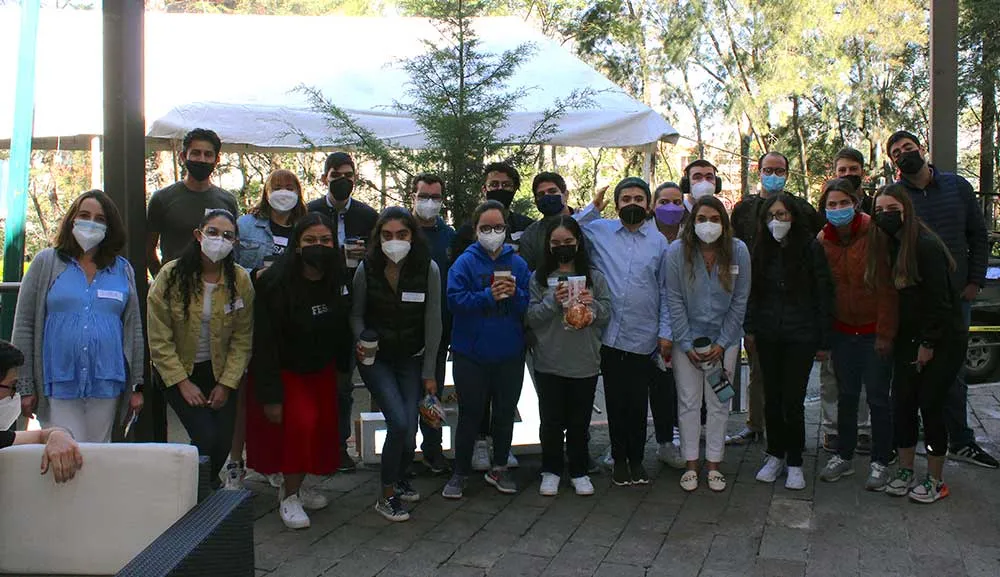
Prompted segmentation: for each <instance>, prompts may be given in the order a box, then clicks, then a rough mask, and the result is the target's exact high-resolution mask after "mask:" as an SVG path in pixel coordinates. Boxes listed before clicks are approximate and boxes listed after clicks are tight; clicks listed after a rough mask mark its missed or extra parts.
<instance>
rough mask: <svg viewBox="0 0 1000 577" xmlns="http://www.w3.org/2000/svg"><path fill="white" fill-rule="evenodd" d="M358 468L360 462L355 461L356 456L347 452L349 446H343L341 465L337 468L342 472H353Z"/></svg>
mask: <svg viewBox="0 0 1000 577" xmlns="http://www.w3.org/2000/svg"><path fill="white" fill-rule="evenodd" d="M357 470H358V464H357V463H355V462H354V458H353V457H351V454H350V453H348V452H347V447H342V448H341V449H340V467H339V468H337V471H339V472H341V473H353V472H354V471H357Z"/></svg>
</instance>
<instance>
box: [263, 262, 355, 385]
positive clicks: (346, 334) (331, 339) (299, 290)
mask: <svg viewBox="0 0 1000 577" xmlns="http://www.w3.org/2000/svg"><path fill="white" fill-rule="evenodd" d="M283 281H284V279H282V278H273V277H269V276H268V275H266V274H265V276H264V277H263V278H262V279H261V281H260V282H258V283H257V293H256V296H255V306H254V347H253V359H252V361H251V370H252V371H253V376H254V389H255V390H256V393H257V398H258V400H259V401H260V402H261V403H262V404H265V405H267V404H277V403H281V402H282V400H283V398H284V388H283V385H282V382H281V372H282V371H291V372H295V373H300V374H308V373H315V372H319V371H321V370H323V369H324V368H326V367H327V366H329V365H330V363H331V362H334V361H336V363H337V368H338V370H339V371H340V372H344V371H346V370H347V368H348V366H349V360H350V355H351V347H352V340H353V339H352V338H351V331H350V326H349V324H348V318H347V313H348V305H347V299H346V298H344V297H342V296H341V295H340V291H339V290H333V289H332V288H329V285H328V284H326V283H323V282H313V281H308V280H306V279H305V278H303V279H301V280H300V281H298V282H300V283H302V284H301V285H300V286H297V287H290V286H288V283H287V282H283ZM335 286H337V287H338V289H339V287H340V285H339V283H337V284H336V285H335Z"/></svg>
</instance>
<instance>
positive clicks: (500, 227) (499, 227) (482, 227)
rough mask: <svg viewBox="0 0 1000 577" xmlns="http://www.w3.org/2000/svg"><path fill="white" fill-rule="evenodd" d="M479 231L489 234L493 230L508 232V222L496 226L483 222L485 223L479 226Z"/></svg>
mask: <svg viewBox="0 0 1000 577" xmlns="http://www.w3.org/2000/svg"><path fill="white" fill-rule="evenodd" d="M479 232H481V233H483V234H489V233H491V232H496V233H505V232H507V225H506V224H498V225H496V226H490V225H488V224H483V225H480V226H479Z"/></svg>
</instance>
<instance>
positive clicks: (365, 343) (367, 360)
mask: <svg viewBox="0 0 1000 577" xmlns="http://www.w3.org/2000/svg"><path fill="white" fill-rule="evenodd" d="M358 345H360V346H361V353H362V357H361V364H362V365H365V366H366V367H370V366H372V365H374V364H375V354H376V353H377V352H378V335H377V334H375V332H374V331H365V332H363V333H361V338H360V339H358Z"/></svg>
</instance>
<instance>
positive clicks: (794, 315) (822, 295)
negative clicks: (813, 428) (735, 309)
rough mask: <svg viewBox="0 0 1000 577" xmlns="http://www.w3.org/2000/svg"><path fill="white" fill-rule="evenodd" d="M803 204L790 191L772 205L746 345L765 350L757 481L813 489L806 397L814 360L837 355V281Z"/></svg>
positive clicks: (762, 231) (758, 253)
mask: <svg viewBox="0 0 1000 577" xmlns="http://www.w3.org/2000/svg"><path fill="white" fill-rule="evenodd" d="M807 222H808V221H807V220H806V216H805V215H803V213H802V212H800V211H799V204H798V203H797V202H795V201H794V200H793V199H792V198H791V197H789V196H788V195H785V194H777V195H775V196H772V197H770V198H768V199H767V200H766V201H764V204H763V206H762V207H761V219H760V221H758V229H759V230H758V232H757V246H755V247H754V250H753V276H752V279H753V280H752V290H751V292H750V302H749V304H748V305H747V317H746V323H745V329H746V339H745V340H746V342H748V343H750V346H752V347H754V348H756V349H757V354H758V355H759V360H760V368H761V378H762V379H763V382H764V411H765V415H766V416H765V419H766V423H767V456H766V459H765V461H764V465H763V466H762V467H761V469H760V471H758V472H757V480H758V481H761V482H763V483H773V482H775V481H776V480H777V479H778V477H779V476H780V475H781V474H782V473H783V472H784V471H785V469H786V467H787V471H788V478H787V479H786V480H785V488H786V489H793V490H800V489H804V488H805V486H806V480H805V476H804V474H803V471H802V451H803V449H804V448H805V439H806V429H805V426H806V425H805V397H806V385H807V384H808V382H809V373H810V372H811V371H812V366H813V362H814V360H819V361H824V360H826V358H827V356H828V355H829V351H830V330H831V328H832V321H833V282H832V280H831V278H830V267H829V265H828V264H827V262H826V253H825V252H824V251H823V247H822V245H820V243H819V241H817V240H816V237H815V235H814V233H813V232H812V230H811V229H809V228H808V225H807Z"/></svg>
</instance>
